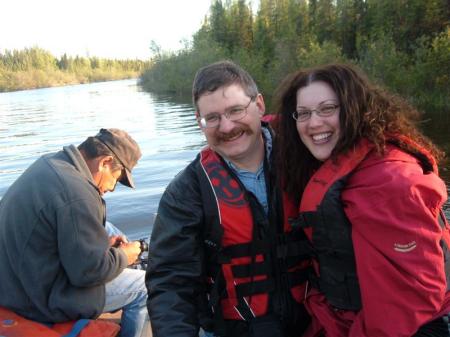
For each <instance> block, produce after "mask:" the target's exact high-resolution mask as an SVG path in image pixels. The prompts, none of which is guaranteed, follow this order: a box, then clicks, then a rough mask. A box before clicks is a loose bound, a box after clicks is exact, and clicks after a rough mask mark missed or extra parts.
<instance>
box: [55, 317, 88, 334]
mask: <svg viewBox="0 0 450 337" xmlns="http://www.w3.org/2000/svg"><path fill="white" fill-rule="evenodd" d="M89 322H90V320H89V319H85V318H83V319H79V320H78V321H76V322H75V324H74V325H73V327H72V330H70V331H69V333H68V334H65V335H63V336H62V337H77V336H78V335H79V334H80V332H81V330H83V329H84V328H85V327H86V326H87V325H88V324H89Z"/></svg>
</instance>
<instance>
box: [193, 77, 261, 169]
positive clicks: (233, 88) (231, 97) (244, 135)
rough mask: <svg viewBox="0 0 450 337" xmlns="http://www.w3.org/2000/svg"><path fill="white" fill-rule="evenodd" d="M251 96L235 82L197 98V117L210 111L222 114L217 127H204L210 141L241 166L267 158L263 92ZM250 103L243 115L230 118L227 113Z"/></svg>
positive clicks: (225, 156) (213, 147) (204, 115)
mask: <svg viewBox="0 0 450 337" xmlns="http://www.w3.org/2000/svg"><path fill="white" fill-rule="evenodd" d="M250 100H251V98H250V97H248V96H247V95H246V94H245V92H244V90H243V89H242V87H241V86H240V85H238V84H232V85H230V86H226V87H220V88H219V89H217V90H216V91H214V92H212V93H208V94H204V95H202V96H201V97H200V98H199V99H198V101H197V106H198V111H197V117H199V118H202V117H206V116H208V115H209V114H220V115H221V117H220V123H219V125H218V126H217V127H211V128H202V131H203V133H204V134H205V137H206V140H207V142H208V145H209V146H210V147H211V149H213V150H214V151H216V152H218V153H219V154H220V155H221V156H223V157H224V158H226V159H228V160H230V161H231V162H233V164H235V165H236V166H238V167H240V168H248V167H249V166H250V167H253V164H255V163H256V164H257V165H259V163H260V162H261V160H262V158H264V142H263V138H262V134H261V117H262V116H263V114H264V101H263V98H262V96H261V95H258V96H257V97H256V98H255V99H254V100H253V101H250ZM249 102H250V103H249ZM247 105H248V107H247V108H246V110H247V113H246V115H245V116H244V117H243V118H242V119H239V120H237V121H231V120H229V119H227V118H226V117H225V115H224V114H225V113H228V112H230V111H232V110H233V109H236V108H244V107H246V106H247ZM199 125H200V123H199ZM200 127H201V125H200Z"/></svg>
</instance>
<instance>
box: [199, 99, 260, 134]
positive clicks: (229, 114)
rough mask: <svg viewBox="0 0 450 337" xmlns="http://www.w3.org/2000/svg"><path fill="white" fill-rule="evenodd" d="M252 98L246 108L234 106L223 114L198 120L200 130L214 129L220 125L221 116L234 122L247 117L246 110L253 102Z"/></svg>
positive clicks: (215, 114)
mask: <svg viewBox="0 0 450 337" xmlns="http://www.w3.org/2000/svg"><path fill="white" fill-rule="evenodd" d="M254 99H255V98H254V97H251V98H250V102H248V104H247V105H246V106H244V107H243V106H236V107H233V108H231V109H230V110H228V111H226V112H224V113H223V114H219V113H210V114H207V115H206V116H205V117H202V118H200V119H198V121H199V122H200V125H201V127H202V128H216V127H218V126H219V124H220V120H221V119H222V116H225V118H226V119H228V120H229V121H233V122H236V121H238V120H241V119H242V118H244V117H245V116H246V115H247V109H248V107H249V106H250V103H251V102H253V101H254Z"/></svg>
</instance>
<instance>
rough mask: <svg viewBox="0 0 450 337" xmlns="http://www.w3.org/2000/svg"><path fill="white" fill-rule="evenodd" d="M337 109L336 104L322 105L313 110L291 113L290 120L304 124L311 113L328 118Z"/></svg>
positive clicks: (300, 110) (299, 110)
mask: <svg viewBox="0 0 450 337" xmlns="http://www.w3.org/2000/svg"><path fill="white" fill-rule="evenodd" d="M338 108H339V105H338V104H322V105H319V106H318V107H316V108H315V109H298V110H297V111H294V112H293V113H292V118H294V119H295V120H296V121H297V122H306V121H307V120H308V119H310V118H311V116H312V114H313V112H315V113H316V114H317V116H319V117H330V116H331V115H332V114H334V113H335V112H336V110H337V109H338Z"/></svg>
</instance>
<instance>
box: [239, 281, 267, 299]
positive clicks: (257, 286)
mask: <svg viewBox="0 0 450 337" xmlns="http://www.w3.org/2000/svg"><path fill="white" fill-rule="evenodd" d="M274 289H275V282H274V281H273V279H271V278H268V279H265V280H261V281H255V280H253V282H246V283H241V284H237V285H236V294H237V297H238V298H239V297H246V296H251V295H255V294H267V293H269V292H271V291H273V290H274Z"/></svg>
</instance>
